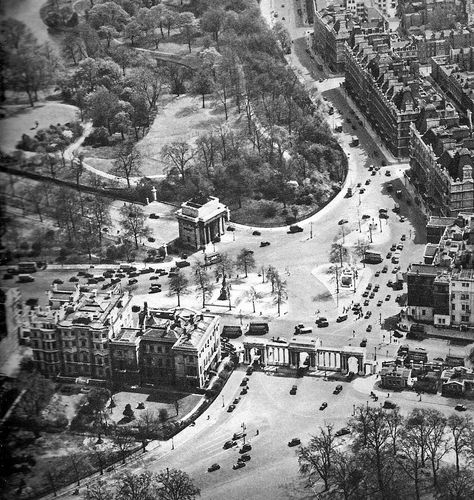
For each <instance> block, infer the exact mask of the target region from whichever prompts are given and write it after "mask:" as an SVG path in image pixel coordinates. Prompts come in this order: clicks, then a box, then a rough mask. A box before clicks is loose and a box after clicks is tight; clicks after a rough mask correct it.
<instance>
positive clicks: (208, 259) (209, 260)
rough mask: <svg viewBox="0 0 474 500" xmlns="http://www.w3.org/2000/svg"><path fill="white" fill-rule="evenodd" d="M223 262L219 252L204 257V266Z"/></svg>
mask: <svg viewBox="0 0 474 500" xmlns="http://www.w3.org/2000/svg"><path fill="white" fill-rule="evenodd" d="M221 261H222V256H221V254H220V253H218V252H214V253H210V254H208V255H206V256H205V257H204V265H205V266H212V264H218V263H219V262H221Z"/></svg>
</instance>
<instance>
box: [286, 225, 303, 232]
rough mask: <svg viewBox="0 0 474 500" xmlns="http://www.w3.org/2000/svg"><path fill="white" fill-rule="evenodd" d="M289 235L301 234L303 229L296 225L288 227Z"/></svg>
mask: <svg viewBox="0 0 474 500" xmlns="http://www.w3.org/2000/svg"><path fill="white" fill-rule="evenodd" d="M288 232H289V233H301V232H303V228H302V227H300V226H297V225H293V226H290V229H289V231H288Z"/></svg>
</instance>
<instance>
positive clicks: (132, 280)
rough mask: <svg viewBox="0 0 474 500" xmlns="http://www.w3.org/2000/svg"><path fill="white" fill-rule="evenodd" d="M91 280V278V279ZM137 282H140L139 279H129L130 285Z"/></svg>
mask: <svg viewBox="0 0 474 500" xmlns="http://www.w3.org/2000/svg"><path fill="white" fill-rule="evenodd" d="M89 281H91V280H89ZM135 283H138V280H136V279H135V278H132V279H131V280H128V284H129V285H134V284H135Z"/></svg>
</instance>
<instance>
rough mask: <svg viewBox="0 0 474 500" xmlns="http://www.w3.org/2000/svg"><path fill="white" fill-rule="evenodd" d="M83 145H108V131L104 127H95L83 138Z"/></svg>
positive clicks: (95, 146)
mask: <svg viewBox="0 0 474 500" xmlns="http://www.w3.org/2000/svg"><path fill="white" fill-rule="evenodd" d="M84 145H86V146H92V147H94V148H98V147H100V146H108V145H109V133H108V131H107V129H106V128H105V127H97V128H95V129H94V130H93V131H92V132H91V133H90V134H89V135H88V136H87V137H86V139H85V140H84Z"/></svg>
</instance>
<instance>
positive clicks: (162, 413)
mask: <svg viewBox="0 0 474 500" xmlns="http://www.w3.org/2000/svg"><path fill="white" fill-rule="evenodd" d="M158 418H159V419H160V422H161V423H165V422H166V421H167V420H168V418H169V415H168V410H167V409H166V408H160V410H159V412H158Z"/></svg>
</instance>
